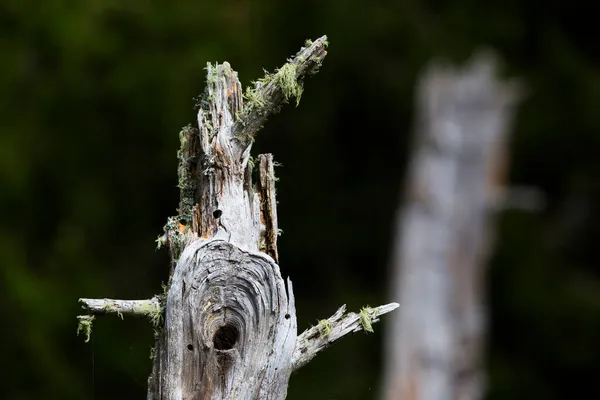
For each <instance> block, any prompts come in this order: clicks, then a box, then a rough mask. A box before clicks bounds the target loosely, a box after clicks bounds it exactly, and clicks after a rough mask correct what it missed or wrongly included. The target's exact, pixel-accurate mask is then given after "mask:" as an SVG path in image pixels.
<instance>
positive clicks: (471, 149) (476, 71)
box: [383, 53, 531, 400]
mask: <svg viewBox="0 0 600 400" xmlns="http://www.w3.org/2000/svg"><path fill="white" fill-rule="evenodd" d="M517 99H518V90H517V87H516V86H515V85H514V84H510V83H505V82H502V81H500V80H499V79H498V78H496V60H495V59H494V58H493V57H491V56H490V54H483V53H480V54H478V55H476V56H475V57H474V59H472V60H471V61H470V62H469V63H468V64H467V65H466V66H465V67H464V68H461V69H453V68H448V67H442V66H440V65H439V64H436V65H434V66H433V67H432V68H430V69H429V70H428V71H426V73H425V74H424V75H423V77H422V79H421V80H420V82H419V85H418V94H417V109H418V110H417V111H418V113H419V114H418V117H419V118H418V121H417V124H418V125H417V129H416V137H415V144H414V156H413V158H412V162H411V164H410V166H409V175H408V187H407V191H406V199H405V204H404V208H403V209H402V212H401V213H399V214H398V221H397V227H398V233H397V237H396V246H395V248H396V253H395V255H394V270H395V276H394V278H393V281H392V285H393V289H392V293H393V294H392V295H393V296H394V298H399V299H400V303H401V304H402V310H401V312H400V313H398V314H397V315H395V318H392V320H391V324H390V325H389V330H388V332H387V334H386V343H385V346H386V366H385V377H384V380H385V382H384V396H383V397H384V398H385V399H389V400H392V399H394V400H396V399H403V400H414V399H419V400H444V399H448V400H450V399H469V400H471V399H473V400H474V399H478V398H481V396H482V393H483V387H484V373H483V369H482V347H483V340H484V335H485V326H486V317H485V301H484V286H485V282H484V276H485V265H486V262H487V257H488V255H489V251H490V246H491V242H492V239H493V233H492V231H493V229H492V226H491V225H492V216H493V214H492V212H493V211H495V210H497V209H499V208H502V207H504V206H506V205H508V204H507V201H506V200H507V199H508V196H507V194H508V193H509V191H507V190H506V189H505V187H506V175H507V167H508V151H507V141H508V130H509V128H510V125H511V123H512V120H513V114H514V105H515V103H516V101H517ZM517 205H518V204H517ZM529 205H531V203H529Z"/></svg>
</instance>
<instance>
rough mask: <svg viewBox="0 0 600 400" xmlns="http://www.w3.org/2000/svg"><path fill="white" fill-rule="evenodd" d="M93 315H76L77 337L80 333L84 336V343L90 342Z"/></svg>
mask: <svg viewBox="0 0 600 400" xmlns="http://www.w3.org/2000/svg"><path fill="white" fill-rule="evenodd" d="M94 318H95V317H94V316H93V315H78V316H77V319H78V320H79V322H78V324H77V336H79V334H80V333H83V334H84V335H85V342H86V343H87V342H89V341H90V336H91V335H92V323H93V322H94Z"/></svg>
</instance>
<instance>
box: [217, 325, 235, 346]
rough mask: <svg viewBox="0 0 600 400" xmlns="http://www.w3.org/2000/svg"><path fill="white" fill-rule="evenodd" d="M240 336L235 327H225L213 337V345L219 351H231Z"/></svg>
mask: <svg viewBox="0 0 600 400" xmlns="http://www.w3.org/2000/svg"><path fill="white" fill-rule="evenodd" d="M239 336H240V334H239V332H238V330H237V328H236V327H235V326H231V325H225V326H222V327H220V328H219V330H218V331H216V332H215V335H214V336H213V344H214V345H215V349H217V350H230V349H232V348H233V346H234V345H235V343H236V342H237V340H238V338H239Z"/></svg>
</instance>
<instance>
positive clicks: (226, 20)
mask: <svg viewBox="0 0 600 400" xmlns="http://www.w3.org/2000/svg"><path fill="white" fill-rule="evenodd" d="M585 4H587V3H585ZM591 4H593V2H590V5H589V6H585V5H584V2H580V1H567V0H556V1H539V0H531V1H518V0H508V1H498V0H490V1H488V2H481V1H474V0H454V1H444V0H435V1H434V0H429V1H422V0H396V1H365V0H362V1H357V0H346V1H334V0H329V1H326V0H320V1H312V0H303V1H293V0H290V1H248V0H221V1H212V2H203V1H194V2H192V1H143V0H130V1H115V0H88V1H82V0H80V1H74V0H71V1H67V0H44V1H31V0H4V1H2V2H1V3H0V31H1V32H2V33H1V35H0V59H1V60H2V61H1V63H0V89H1V91H2V96H1V97H0V104H1V106H0V128H1V134H0V213H1V215H2V217H1V222H2V223H1V228H0V266H1V269H0V302H1V303H2V304H3V305H4V308H3V317H2V330H1V332H2V333H1V335H2V336H1V340H0V354H2V356H3V359H4V360H5V361H4V364H3V366H2V373H1V374H0V376H1V378H0V382H1V386H2V396H1V397H2V398H5V399H10V400H13V399H15V400H16V399H34V398H45V399H65V400H68V399H125V398H129V399H141V398H145V392H146V378H147V376H148V375H149V373H150V369H151V362H150V359H149V352H150V347H151V346H152V345H153V335H152V328H151V326H150V325H149V324H148V323H147V322H146V321H144V320H139V319H135V318H126V319H125V320H124V321H121V320H120V319H117V318H114V317H112V316H111V317H106V318H100V319H99V320H97V321H96V323H95V325H94V332H93V335H92V340H91V341H90V342H89V343H87V344H85V343H83V338H82V337H76V336H75V329H76V325H77V321H76V319H75V316H76V315H77V314H78V313H79V306H78V304H77V299H78V298H79V297H112V298H125V299H129V298H131V299H137V298H148V297H150V296H152V295H153V294H155V293H157V292H159V291H160V290H161V282H163V281H166V279H167V274H168V257H167V254H166V251H156V250H155V242H154V240H155V239H156V237H157V236H158V235H159V234H160V233H161V232H162V226H163V224H164V223H165V222H166V218H167V217H168V216H170V215H173V214H174V213H175V210H176V208H177V205H178V203H177V202H178V189H177V187H176V184H177V176H176V162H177V160H176V151H177V148H178V132H179V129H180V127H182V126H184V125H187V124H188V123H191V122H194V121H195V112H194V110H193V105H194V101H193V97H195V96H197V95H198V94H200V93H201V92H202V91H203V88H204V79H205V77H204V72H205V71H204V70H203V68H204V67H205V65H206V62H208V61H210V62H214V61H219V62H222V61H229V62H230V63H231V65H232V66H233V68H234V69H236V70H237V71H238V72H239V76H240V80H241V81H242V84H243V85H247V84H248V83H249V82H250V81H251V80H254V79H256V78H259V77H261V76H262V74H263V72H262V70H263V68H266V69H268V70H273V69H274V68H276V67H278V66H279V65H281V64H283V63H284V62H285V59H286V57H288V56H290V55H292V54H294V53H295V52H296V51H297V50H299V48H300V46H301V45H302V44H303V43H304V40H305V39H307V38H312V39H314V38H317V37H318V36H321V35H323V34H327V35H328V36H329V40H330V43H331V45H330V47H329V55H328V56H327V58H326V60H325V63H324V65H323V67H322V68H321V72H320V73H319V74H317V75H316V76H315V77H313V78H311V79H309V80H307V82H306V85H305V93H304V95H303V98H302V101H301V103H300V105H299V106H298V107H297V108H294V107H293V106H291V105H290V106H287V107H285V108H284V109H283V111H282V113H281V114H279V115H277V116H275V117H274V118H272V119H271V120H270V121H269V122H268V123H267V124H266V126H265V129H264V131H262V133H260V134H259V136H258V137H257V142H256V144H255V146H254V149H253V154H255V155H256V154H258V153H259V152H271V153H273V154H274V155H275V159H276V160H277V161H279V162H280V163H282V164H283V167H281V168H279V169H278V175H279V177H280V181H279V183H278V200H279V220H280V227H281V228H282V229H283V231H284V234H283V236H282V237H281V238H280V264H281V267H282V272H283V274H284V275H289V276H291V278H292V280H293V282H294V289H295V292H296V298H297V309H298V325H299V330H303V329H305V328H307V327H308V326H309V325H311V324H315V323H316V320H317V318H324V317H328V316H330V315H331V314H332V313H333V312H334V311H335V310H336V309H337V307H338V306H339V305H341V304H342V303H348V306H349V308H350V309H351V310H352V309H358V308H359V307H361V306H363V305H365V304H371V305H378V304H382V303H385V302H387V301H389V300H392V299H389V298H388V296H387V293H388V288H387V281H388V276H389V269H390V256H391V254H392V252H391V249H390V244H391V242H392V239H393V238H392V236H393V232H394V226H393V221H394V215H395V213H396V209H397V206H398V202H399V201H400V199H401V188H402V187H403V186H402V178H403V176H404V172H405V167H406V161H407V157H408V148H409V147H408V145H409V143H410V141H409V140H410V133H411V130H412V118H413V112H414V107H413V103H414V101H413V98H414V96H413V94H414V89H415V82H416V78H417V77H418V74H419V71H420V70H421V69H422V68H423V67H424V66H425V65H426V64H427V63H428V62H429V61H430V60H432V59H435V58H440V57H442V58H446V59H449V60H453V61H454V62H461V61H463V60H465V59H466V58H467V57H468V56H469V55H470V54H471V52H472V51H473V50H474V49H476V48H478V47H480V46H481V45H487V46H491V47H493V48H494V49H496V50H497V51H498V52H499V53H500V54H501V55H502V57H503V59H504V61H505V65H504V66H505V69H504V72H505V74H506V76H511V77H520V78H521V79H522V81H523V82H524V83H525V84H526V85H527V88H528V96H527V97H526V98H525V99H524V101H522V102H521V107H520V109H519V112H518V115H517V119H516V124H515V129H514V132H513V134H512V138H513V140H512V144H511V152H512V160H511V182H512V183H515V184H522V185H530V186H534V187H537V188H539V189H540V190H541V191H543V193H544V194H545V195H546V200H547V206H546V208H545V209H544V210H543V211H541V212H537V213H526V212H517V211H512V212H505V213H503V214H502V215H501V216H500V218H499V219H498V225H497V230H498V238H497V239H498V240H497V243H496V248H495V252H494V257H493V260H492V262H491V266H490V274H489V299H490V301H489V304H490V307H491V310H490V312H491V326H490V333H491V334H490V336H489V338H488V349H487V367H488V373H489V382H488V393H487V398H488V399H525V398H539V399H564V398H573V397H577V395H579V394H581V393H584V392H585V393H587V395H586V397H587V398H600V386H599V385H598V384H597V376H598V373H599V372H600V368H599V367H600V340H598V338H600V284H599V278H600V277H599V273H600V269H599V267H598V265H599V264H598V261H599V256H598V254H599V253H598V243H599V241H600V207H599V206H598V205H599V204H600V178H599V177H600V157H599V156H598V154H599V150H600V111H599V105H600V67H599V61H600V41H599V40H598V38H599V37H600V28H599V26H600V25H598V24H597V21H596V19H597V12H596V11H597V10H594V9H592V8H591ZM586 7H588V8H586ZM375 136H377V138H378V139H377V141H371V140H370V139H371V138H374V137H375ZM382 143H385V146H381V144H382ZM383 324H385V317H384V318H383ZM382 330H383V327H382V325H376V326H375V334H373V335H370V336H365V335H364V334H356V335H353V336H350V337H347V338H345V339H343V340H342V341H340V342H339V343H337V344H335V345H333V346H332V347H331V348H330V349H328V350H327V351H326V352H325V353H323V354H322V355H321V356H319V357H318V358H316V359H315V361H313V362H312V363H311V364H309V365H308V366H307V367H305V368H304V369H302V370H301V371H299V372H298V373H296V374H295V375H293V376H292V379H291V381H290V389H289V396H288V398H289V399H375V398H377V394H378V391H379V385H380V383H381V382H380V375H381V359H382V348H381V332H382Z"/></svg>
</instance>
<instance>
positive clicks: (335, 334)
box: [292, 303, 399, 371]
mask: <svg viewBox="0 0 600 400" xmlns="http://www.w3.org/2000/svg"><path fill="white" fill-rule="evenodd" d="M398 307H399V304H398V303H390V304H385V305H383V306H379V307H375V308H370V307H365V308H363V309H362V310H361V311H360V312H359V313H353V312H351V313H348V314H345V315H344V313H345V312H346V305H345V304H344V305H343V306H341V307H340V308H339V309H338V310H337V311H336V313H335V314H333V315H332V316H331V317H329V318H328V319H326V320H322V321H320V322H319V324H318V325H317V326H313V327H311V328H309V329H307V330H305V331H304V332H303V333H302V334H301V335H300V336H298V339H297V340H296V349H295V350H294V355H293V357H292V369H293V370H294V371H295V370H297V369H299V368H301V367H303V366H304V365H306V364H307V363H308V362H309V361H310V360H312V359H313V358H314V357H315V356H316V355H317V354H318V353H319V352H320V351H321V350H323V349H325V347H327V345H328V344H329V343H331V342H335V341H336V340H338V339H339V338H341V337H342V336H344V335H347V334H348V333H351V332H358V331H361V330H364V331H367V332H372V329H371V324H372V323H374V322H378V321H379V316H380V315H383V314H387V313H389V312H390V311H393V310H395V309H396V308H398Z"/></svg>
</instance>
